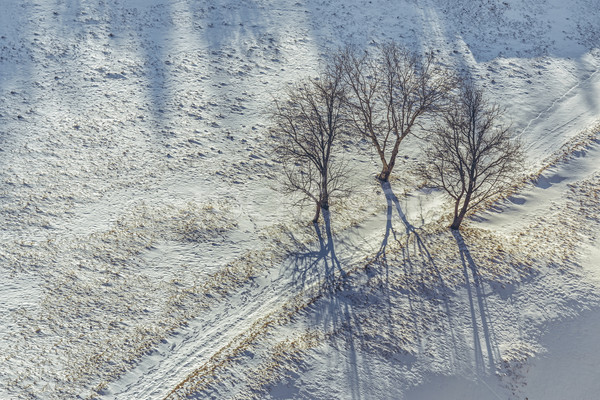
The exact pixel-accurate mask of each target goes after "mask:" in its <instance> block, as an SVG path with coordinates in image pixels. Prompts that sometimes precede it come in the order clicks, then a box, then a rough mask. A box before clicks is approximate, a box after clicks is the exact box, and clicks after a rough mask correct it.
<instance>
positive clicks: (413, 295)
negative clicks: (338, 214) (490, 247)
mask: <svg viewBox="0 0 600 400" xmlns="http://www.w3.org/2000/svg"><path fill="white" fill-rule="evenodd" d="M381 188H382V190H383V193H384V194H385V198H386V201H387V212H386V216H387V219H386V228H385V234H384V237H383V240H382V242H381V246H380V248H379V251H378V252H377V254H376V262H377V263H378V264H380V265H381V266H382V272H383V273H384V275H385V276H384V277H383V283H384V288H383V290H384V293H385V298H386V301H387V305H388V307H387V313H388V315H389V318H388V320H389V321H392V318H393V313H394V310H393V307H392V300H391V297H392V289H391V286H390V275H391V271H390V261H389V260H388V258H387V254H386V250H387V247H388V244H389V241H390V237H391V236H393V238H394V240H395V241H397V242H399V243H400V244H401V259H400V261H401V266H402V269H403V270H402V273H403V274H404V276H405V277H406V279H407V280H408V281H409V282H411V283H413V284H414V285H412V286H411V287H409V288H406V289H405V290H404V292H403V294H404V295H405V296H406V298H407V300H408V302H409V310H410V313H411V315H413V316H415V317H416V318H412V321H413V325H414V326H413V327H414V329H415V332H419V331H420V330H421V327H420V325H419V324H420V323H421V321H420V320H421V318H419V317H422V316H424V314H427V313H428V312H429V311H428V310H429V307H431V305H432V304H434V305H440V306H441V307H442V309H443V311H444V313H445V315H446V318H447V321H446V322H445V325H446V326H444V327H443V328H444V329H445V330H447V331H448V333H449V340H450V341H451V343H452V347H453V348H456V343H457V342H456V335H455V332H454V323H453V321H452V313H451V310H450V300H449V297H450V290H449V289H448V287H447V285H446V283H445V281H444V278H443V276H442V274H441V271H440V269H439V268H438V266H437V264H436V261H435V259H434V258H433V256H432V255H431V252H430V250H429V248H428V246H427V244H426V241H425V240H424V238H423V237H422V236H421V235H420V234H419V231H418V230H419V228H418V227H416V226H415V225H413V224H412V223H411V222H410V221H409V219H408V217H407V215H406V213H405V212H404V210H403V209H402V206H401V204H400V201H399V199H398V197H397V196H396V195H395V194H394V191H393V190H392V187H391V185H390V184H389V182H382V184H381ZM396 215H397V217H398V218H399V219H400V221H401V223H402V227H401V228H400V230H397V229H394V224H393V221H394V220H395V216H396ZM395 268H398V267H395ZM428 276H433V277H434V279H433V281H431V280H428V279H427V277H428ZM440 323H441V321H440ZM387 329H388V330H389V331H390V332H389V333H390V334H392V333H393V330H394V327H393V326H392V325H391V324H388V326H387ZM420 347H421V350H422V351H425V349H424V346H423V345H422V344H421V346H420Z"/></svg>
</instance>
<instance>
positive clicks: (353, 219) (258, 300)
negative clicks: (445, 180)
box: [0, 0, 600, 399]
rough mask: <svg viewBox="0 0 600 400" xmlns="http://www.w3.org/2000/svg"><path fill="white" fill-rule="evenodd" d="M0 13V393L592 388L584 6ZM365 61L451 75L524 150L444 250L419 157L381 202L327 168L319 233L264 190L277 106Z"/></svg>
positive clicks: (282, 4) (112, 0)
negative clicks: (465, 79) (494, 113)
mask: <svg viewBox="0 0 600 400" xmlns="http://www.w3.org/2000/svg"><path fill="white" fill-rule="evenodd" d="M1 6H2V7H1V9H2V11H1V12H0V162H1V163H2V168H1V169H0V208H1V214H0V215H1V220H0V222H1V224H0V227H1V228H0V269H1V271H0V273H1V274H2V276H3V279H2V281H1V282H0V355H1V357H2V358H1V360H2V363H0V365H1V366H0V398H32V399H33V398H44V399H59V398H60V399H61V398H90V397H91V398H107V399H108V398H111V399H112V398H119V399H131V398H165V397H166V398H181V397H184V396H190V397H196V398H310V399H314V398H395V399H429V398H457V399H459V398H481V399H496V398H503V399H505V398H521V399H522V398H525V397H528V398H530V399H533V398H544V399H552V398H557V399H562V398H581V399H586V398H593V396H594V394H595V393H597V391H598V389H599V388H598V383H597V380H596V379H594V378H595V376H594V371H595V367H594V366H595V365H597V364H598V356H599V354H600V349H598V341H597V340H596V337H595V336H596V335H595V332H597V330H598V322H599V320H598V310H599V300H600V297H599V294H600V292H599V285H600V267H599V266H600V241H599V240H600V235H599V233H600V232H599V226H600V224H598V222H599V221H598V215H600V213H599V211H600V202H599V197H598V196H599V188H600V167H599V166H600V146H599V144H600V125H599V119H598V118H599V117H598V115H600V101H599V100H598V98H599V97H598V94H599V93H600V73H598V69H599V66H600V48H598V43H600V28H599V27H598V24H597V21H598V19H599V11H598V10H600V7H599V6H600V4H599V3H598V1H597V0H577V1H574V2H571V3H567V2H562V1H558V0H525V1H516V0H507V1H504V2H495V1H485V2H484V1H481V2H472V1H466V0H461V1H454V0H453V1H448V0H419V1H414V0H405V1H401V2H395V1H391V0H370V1H369V0H351V1H345V2H341V1H320V0H300V1H296V0H294V1H291V0H278V1H274V0H253V1H244V2H238V1H233V0H224V1H220V2H215V1H212V0H204V1H192V0H175V1H166V0H144V1H142V0H127V1H117V0H101V1H98V2H90V1H77V2H74V1H64V0H56V1H51V0H38V1H35V2H21V1H16V0H4V1H2V4H1ZM387 40H398V41H400V42H402V43H404V44H406V45H407V46H410V47H412V48H414V49H430V50H433V51H434V52H435V54H436V55H437V56H438V57H439V60H440V62H442V63H444V64H446V65H448V66H450V67H453V68H456V69H458V70H459V71H463V72H468V73H470V74H471V75H472V76H473V77H474V78H475V79H476V81H477V82H478V83H479V84H480V85H481V86H482V87H484V88H485V89H486V91H487V92H488V93H489V95H490V97H491V99H493V100H494V101H496V102H498V103H499V104H500V105H502V106H504V107H506V110H507V113H506V115H507V119H508V120H510V122H511V123H512V126H513V129H514V132H515V136H516V137H519V138H520V139H521V140H522V141H523V143H524V144H525V146H526V151H527V163H526V165H525V166H524V170H523V174H524V175H525V176H526V177H527V178H526V179H525V180H524V181H523V182H522V183H519V182H516V184H517V186H516V187H515V192H514V193H512V195H511V196H510V197H508V198H507V199H504V200H501V201H499V202H497V203H495V204H493V205H490V206H489V207H488V208H487V209H484V210H480V211H478V212H477V213H476V214H475V215H474V216H473V217H472V218H471V219H470V220H469V221H468V222H467V223H466V226H465V229H464V230H463V232H462V234H461V235H455V236H454V235H452V233H450V232H448V231H447V230H446V229H445V226H446V225H447V218H448V212H449V209H448V207H447V204H446V203H444V201H443V200H444V199H443V197H442V196H441V195H440V193H436V192H428V191H426V190H423V189H420V188H419V182H418V179H417V178H416V177H414V176H412V175H411V174H410V170H411V168H412V167H413V166H414V165H415V163H417V162H418V161H419V153H418V151H419V147H420V145H421V143H420V142H419V139H418V138H416V137H412V138H408V139H407V141H406V147H405V148H403V149H402V150H401V154H400V156H399V157H400V158H399V162H398V165H397V167H396V171H395V174H394V175H395V179H394V180H393V181H392V182H391V186H390V187H381V186H379V185H378V184H377V183H376V182H375V181H374V179H373V176H374V175H375V174H376V172H378V171H377V170H378V161H377V158H376V157H375V155H374V154H373V151H372V150H371V149H370V148H369V146H368V143H366V142H360V141H359V142H358V143H356V144H357V146H350V147H349V148H348V157H349V158H351V159H352V160H353V164H355V165H356V167H355V170H354V172H353V176H354V182H353V183H355V186H356V188H357V189H356V191H355V194H354V195H353V196H351V197H350V198H348V199H347V200H345V201H344V202H340V203H338V204H335V205H334V206H333V207H332V214H331V225H330V226H329V225H327V224H321V226H320V228H319V229H320V231H319V234H320V237H319V236H318V235H317V232H315V229H314V227H313V226H312V225H310V224H308V223H307V221H308V220H310V217H311V215H310V214H311V212H312V210H310V207H307V208H306V209H302V208H299V207H297V206H296V205H295V204H294V199H290V198H286V197H285V196H284V195H283V194H281V191H280V190H279V188H278V184H277V180H276V177H277V172H278V168H279V167H278V165H277V164H276V163H274V162H273V161H272V157H271V155H272V146H271V144H270V143H269V141H268V138H269V132H268V126H269V122H268V109H269V106H270V104H271V102H272V100H273V98H274V97H276V96H277V95H278V93H279V92H280V91H281V90H282V88H284V87H286V86H287V85H288V84H290V83H291V82H294V81H296V80H297V79H298V78H300V77H303V76H307V75H313V74H314V73H315V72H316V71H318V70H319V68H320V63H321V62H323V61H326V60H327V58H328V57H329V55H330V53H331V52H332V51H334V50H335V49H336V48H337V47H338V46H340V45H342V44H343V43H346V42H352V43H355V44H357V45H358V46H372V45H375V44H377V43H381V42H384V41H387ZM403 144H404V143H403ZM376 256H378V257H377V258H376Z"/></svg>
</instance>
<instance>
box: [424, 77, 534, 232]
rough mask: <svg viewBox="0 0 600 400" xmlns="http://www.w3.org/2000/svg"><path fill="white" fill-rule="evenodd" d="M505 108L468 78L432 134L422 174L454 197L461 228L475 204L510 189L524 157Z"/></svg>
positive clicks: (456, 220)
mask: <svg viewBox="0 0 600 400" xmlns="http://www.w3.org/2000/svg"><path fill="white" fill-rule="evenodd" d="M503 112H504V111H503V109H501V108H500V107H499V106H497V105H495V104H491V103H489V102H488V101H487V100H486V99H485V97H484V95H483V92H482V91H481V90H480V89H477V88H476V87H475V86H474V84H473V82H472V81H470V80H468V79H464V80H462V82H461V89H460V93H459V95H458V97H457V99H456V102H455V104H454V106H453V107H451V108H449V109H448V110H447V111H446V112H445V113H444V114H443V118H442V122H440V123H438V124H437V126H436V127H435V129H434V131H433V134H432V135H431V136H429V138H430V142H429V146H428V149H427V150H426V154H427V161H428V163H429V165H428V166H426V167H425V168H423V169H422V171H421V172H422V174H423V175H424V177H425V178H426V179H427V180H428V181H429V182H430V184H431V185H432V186H433V187H436V188H439V189H443V190H444V191H445V192H446V193H447V194H448V195H449V196H450V197H451V198H452V199H453V201H454V219H453V221H452V225H451V226H450V228H451V229H455V230H456V229H459V228H460V224H461V223H462V221H463V219H464V217H465V215H466V214H467V213H468V212H469V211H470V210H472V209H473V208H475V207H477V206H478V205H480V204H481V203H482V202H484V201H487V200H489V199H491V198H493V197H495V196H496V195H498V194H500V193H502V192H504V191H506V190H507V189H508V187H509V186H511V185H512V183H513V182H514V177H515V173H516V169H517V167H518V166H519V164H520V163H521V162H522V160H523V150H522V146H521V144H520V142H518V141H516V140H511V138H510V128H509V127H508V126H505V125H501V121H500V119H501V117H502V116H503Z"/></svg>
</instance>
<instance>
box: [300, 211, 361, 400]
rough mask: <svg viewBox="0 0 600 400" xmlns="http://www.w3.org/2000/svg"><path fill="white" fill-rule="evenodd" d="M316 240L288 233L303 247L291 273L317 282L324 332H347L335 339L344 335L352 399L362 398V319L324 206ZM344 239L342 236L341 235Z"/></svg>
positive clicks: (305, 283) (317, 312)
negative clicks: (313, 241)
mask: <svg viewBox="0 0 600 400" xmlns="http://www.w3.org/2000/svg"><path fill="white" fill-rule="evenodd" d="M314 229H315V234H316V238H317V241H316V242H315V243H312V244H309V245H306V244H302V243H300V241H299V240H296V239H295V238H294V237H293V235H292V234H291V233H290V234H289V235H292V236H290V238H291V239H292V241H293V242H294V243H295V244H294V245H296V246H299V248H300V249H301V250H300V251H298V252H297V253H294V254H292V268H293V271H292V273H293V274H294V279H295V281H296V283H297V284H298V285H300V286H301V287H302V288H309V287H310V286H313V287H314V285H318V288H319V289H318V290H319V291H320V293H321V295H320V296H319V297H320V301H319V302H318V303H315V305H314V306H313V307H314V308H313V313H312V314H313V315H314V318H315V320H314V323H315V324H317V325H320V326H321V327H322V329H324V331H325V332H331V333H336V332H342V331H343V332H344V334H343V335H341V336H338V335H334V341H337V340H338V339H337V338H341V339H339V340H342V341H343V343H341V346H340V347H341V348H343V349H345V352H346V356H347V362H346V364H345V366H344V368H346V374H345V375H346V376H347V377H348V384H349V388H350V392H351V398H352V399H361V398H362V395H361V381H363V380H364V379H365V377H364V376H362V375H361V374H360V373H359V368H360V365H361V362H360V360H358V359H357V357H358V347H359V346H360V343H357V339H358V340H360V339H359V338H361V337H362V332H361V326H360V323H358V322H357V316H356V314H355V310H354V302H353V299H352V294H353V292H352V291H351V290H349V289H348V288H347V287H346V285H345V282H346V280H347V278H348V275H347V273H346V272H345V271H344V270H343V268H342V263H341V261H340V259H339V258H338V255H337V253H336V238H335V237H334V235H333V232H332V229H331V215H330V213H329V212H328V211H327V210H323V224H322V225H319V224H314ZM338 240H341V239H338Z"/></svg>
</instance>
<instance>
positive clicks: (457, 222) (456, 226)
mask: <svg viewBox="0 0 600 400" xmlns="http://www.w3.org/2000/svg"><path fill="white" fill-rule="evenodd" d="M464 217H465V216H464V214H463V213H460V214H458V215H456V216H454V221H452V225H450V229H452V230H455V231H457V230H459V229H460V224H461V223H462V221H463V218H464Z"/></svg>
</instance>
